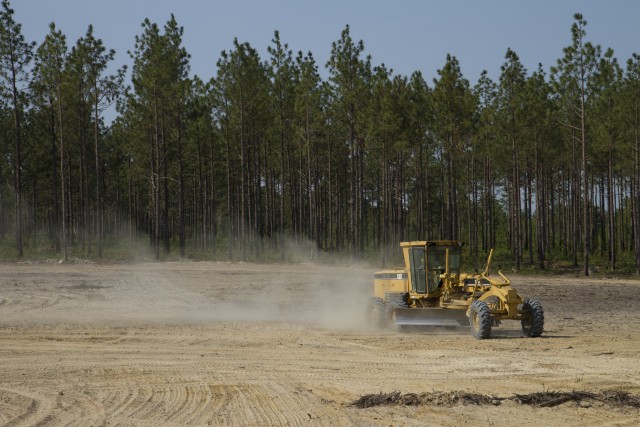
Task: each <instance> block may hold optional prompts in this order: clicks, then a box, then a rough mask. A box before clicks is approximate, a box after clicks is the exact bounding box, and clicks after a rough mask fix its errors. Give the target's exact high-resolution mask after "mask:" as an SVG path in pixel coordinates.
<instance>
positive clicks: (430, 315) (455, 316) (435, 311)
mask: <svg viewBox="0 0 640 427" xmlns="http://www.w3.org/2000/svg"><path fill="white" fill-rule="evenodd" d="M392 320H393V323H395V324H396V325H398V326H454V327H459V326H469V319H468V318H467V316H466V314H465V311H464V310H452V309H442V308H396V309H395V310H394V313H393V319H392Z"/></svg>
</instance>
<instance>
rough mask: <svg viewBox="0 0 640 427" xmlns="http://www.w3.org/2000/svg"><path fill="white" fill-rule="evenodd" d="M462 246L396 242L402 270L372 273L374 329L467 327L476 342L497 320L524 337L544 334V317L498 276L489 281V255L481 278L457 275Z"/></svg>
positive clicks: (441, 242)
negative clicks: (516, 325)
mask: <svg viewBox="0 0 640 427" xmlns="http://www.w3.org/2000/svg"><path fill="white" fill-rule="evenodd" d="M462 245H463V244H462V243H461V242H458V241H452V240H437V241H415V242H402V243H401V244H400V246H401V247H402V253H403V256H404V263H405V267H404V268H396V269H390V270H383V271H378V272H376V273H375V279H374V286H373V288H374V296H373V297H372V298H371V301H370V307H369V313H370V315H371V321H372V322H373V323H374V324H375V325H377V326H381V327H383V326H387V327H402V326H407V325H419V326H422V325H425V326H455V327H461V326H469V327H470V329H471V334H472V335H473V336H474V337H475V338H477V339H485V338H489V337H490V336H491V328H492V327H493V326H497V325H499V324H500V321H502V320H507V319H510V320H520V322H521V324H522V332H523V334H524V335H525V336H527V337H538V336H540V335H541V334H542V331H543V329H544V313H543V310H542V306H541V305H540V303H539V302H538V301H536V300H534V299H523V298H521V297H520V295H518V292H516V290H515V289H513V288H512V287H511V282H510V281H509V279H507V278H506V277H505V276H504V274H502V272H501V271H498V277H495V276H490V274H489V267H490V265H491V258H492V256H493V250H491V251H490V252H489V257H488V259H487V264H486V267H485V268H484V270H483V271H482V272H476V273H473V274H470V273H461V272H460V264H461V258H462Z"/></svg>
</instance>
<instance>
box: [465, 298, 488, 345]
mask: <svg viewBox="0 0 640 427" xmlns="http://www.w3.org/2000/svg"><path fill="white" fill-rule="evenodd" d="M469 324H470V327H471V335H473V336H474V337H475V338H476V339H478V340H483V339H486V338H489V337H490V336H491V325H492V324H493V319H491V312H490V311H489V307H488V306H487V304H486V303H485V302H484V301H474V302H473V304H471V307H470V308H469Z"/></svg>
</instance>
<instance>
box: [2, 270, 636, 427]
mask: <svg viewBox="0 0 640 427" xmlns="http://www.w3.org/2000/svg"><path fill="white" fill-rule="evenodd" d="M372 272H373V270H371V269H367V268H362V267H328V266H316V265H312V264H303V265H284V266H282V265H265V264H249V263H204V262H198V263H196V262H178V263H163V264H154V263H149V264H131V265H96V264H74V265H69V264H66V265H57V264H37V265H33V264H4V265H0V425H78V426H88V425H94V426H95V425H127V426H161V425H167V426H183V425H256V426H270V425H326V426H336V425H356V426H361V425H374V426H377V425H380V426H389V425H416V426H417V425H425V424H429V425H450V426H453V425H456V426H457V425H462V424H469V425H477V424H488V425H490V424H492V425H517V424H529V425H593V424H610V425H637V423H638V420H639V419H640V410H638V409H635V408H629V407H616V406H610V405H607V404H593V405H580V404H578V403H577V402H567V403H564V404H562V405H559V406H555V407H551V408H537V407H531V406H527V405H521V404H518V403H517V402H514V401H511V400H509V401H504V402H503V403H502V404H500V405H495V406H494V405H468V404H462V403H460V404H454V405H420V406H402V405H392V406H376V407H372V408H366V409H361V408H358V407H355V406H353V405H351V403H352V402H353V401H354V400H356V399H358V398H359V397H361V396H363V395H365V394H369V393H378V392H385V393H386V392H392V391H400V392H402V393H425V392H437V391H444V392H448V391H464V392H473V393H482V394H489V395H492V396H502V397H508V396H513V395H514V394H525V393H533V392H541V391H545V390H555V391H573V390H586V391H590V392H600V391H606V390H623V391H627V392H630V393H632V394H634V395H640V328H639V326H640V282H639V281H635V280H634V281H632V280H616V279H604V280H602V279H590V280H585V279H582V278H567V277H562V278H528V277H516V276H514V277H512V280H513V283H514V286H515V287H516V288H517V289H518V290H519V291H520V293H521V294H523V295H524V296H528V297H533V296H535V297H536V298H538V299H539V300H540V301H541V302H542V304H543V306H544V308H545V318H546V325H545V332H544V335H543V337H541V338H539V339H526V338H522V337H521V335H520V331H519V325H517V324H515V323H510V324H509V323H506V322H505V323H503V325H502V326H501V327H500V328H498V329H495V330H494V331H495V334H494V335H495V337H494V338H493V339H490V340H485V341H477V340H475V339H473V338H472V337H471V336H470V335H469V334H468V332H467V331H464V332H457V333H456V332H453V331H446V333H438V334H435V333H430V332H429V331H424V330H413V331H410V332H404V333H397V332H390V331H379V330H374V329H371V328H370V327H368V325H367V324H366V322H365V320H364V318H365V317H364V316H363V307H364V306H365V303H366V299H367V297H368V296H369V291H370V287H371V280H372V279H371V277H372Z"/></svg>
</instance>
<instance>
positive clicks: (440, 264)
mask: <svg viewBox="0 0 640 427" xmlns="http://www.w3.org/2000/svg"><path fill="white" fill-rule="evenodd" d="M400 245H401V246H402V249H403V253H404V257H405V265H407V266H409V274H410V275H411V290H412V291H413V292H416V293H431V292H435V291H437V289H438V287H439V286H440V285H441V284H442V280H441V277H440V276H441V275H442V274H445V273H446V272H447V267H448V268H449V271H448V273H449V274H451V275H458V274H460V261H461V258H462V257H461V255H462V245H463V243H462V242H459V241H457V240H435V241H424V240H423V241H414V242H403V243H401V244H400ZM447 252H448V254H449V260H448V264H447Z"/></svg>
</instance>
